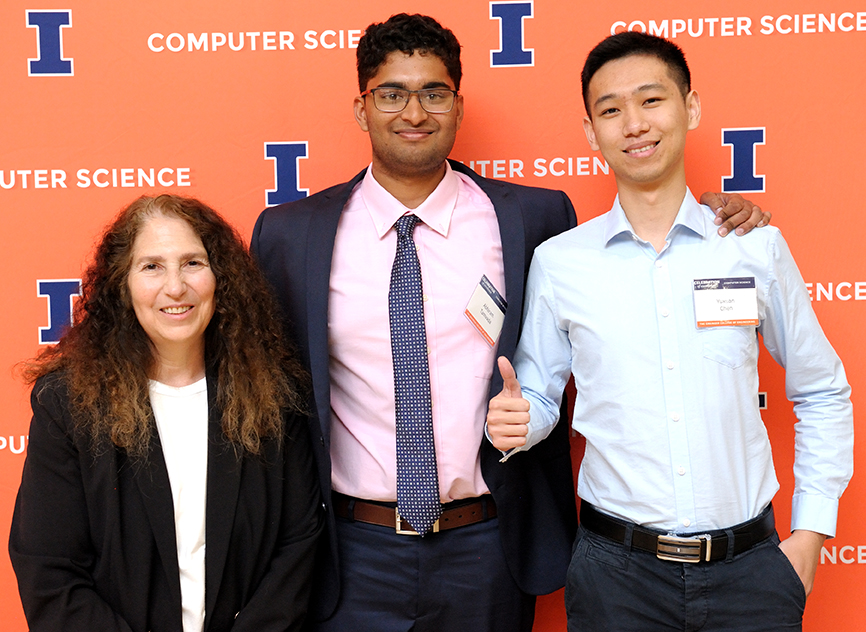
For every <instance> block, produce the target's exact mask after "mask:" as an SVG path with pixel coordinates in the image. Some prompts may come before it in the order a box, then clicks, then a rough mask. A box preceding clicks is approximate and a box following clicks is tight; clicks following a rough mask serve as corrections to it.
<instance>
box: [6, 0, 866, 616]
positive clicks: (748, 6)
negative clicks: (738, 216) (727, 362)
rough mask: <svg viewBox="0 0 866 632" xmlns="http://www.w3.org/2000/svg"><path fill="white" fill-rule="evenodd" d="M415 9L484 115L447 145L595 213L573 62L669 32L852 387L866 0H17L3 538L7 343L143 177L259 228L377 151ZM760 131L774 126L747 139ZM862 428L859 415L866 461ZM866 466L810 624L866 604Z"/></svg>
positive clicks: (707, 132) (700, 182)
mask: <svg viewBox="0 0 866 632" xmlns="http://www.w3.org/2000/svg"><path fill="white" fill-rule="evenodd" d="M649 6H651V7H652V8H648V7H649ZM401 11H408V12H420V13H426V14H429V15H432V16H434V17H436V18H437V19H439V20H440V21H441V22H442V23H443V24H445V25H446V26H448V27H449V28H451V29H452V30H453V31H454V32H455V33H456V35H457V37H458V38H459V39H460V41H461V42H462V44H463V47H464V48H463V63H464V73H465V75H464V81H463V87H462V88H463V89H462V92H463V94H464V95H465V99H466V118H465V120H464V123H463V128H462V129H461V131H460V134H459V139H458V141H457V145H456V147H455V149H454V153H453V157H454V158H456V159H458V160H462V161H464V162H465V163H467V164H470V165H472V166H474V167H475V169H476V170H477V171H479V172H483V173H486V175H487V176H488V177H502V178H505V179H509V180H512V181H515V182H520V183H523V184H529V185H536V186H544V187H552V188H559V189H563V190H565V191H566V192H567V193H568V194H569V196H570V197H571V199H572V200H573V201H574V204H575V207H576V209H577V213H578V219H579V220H587V219H589V218H591V217H593V216H595V215H598V214H600V213H602V212H604V211H606V210H607V209H608V208H609V205H610V202H611V200H612V198H613V195H614V190H615V186H614V181H613V177H612V175H608V174H606V173H605V172H606V165H605V164H604V162H603V161H601V159H600V157H599V156H597V155H594V154H593V152H591V151H590V149H589V147H588V145H587V142H586V140H585V138H584V135H583V131H582V128H581V119H582V117H583V110H582V103H581V98H580V82H579V71H580V68H581V66H582V62H583V59H584V57H585V55H586V53H587V51H588V50H589V49H590V48H591V47H592V46H593V45H594V44H595V43H596V42H598V41H599V40H601V39H602V38H604V37H605V36H606V35H608V34H609V33H611V32H612V31H614V30H622V29H626V28H632V29H639V30H650V31H651V32H654V33H657V34H661V35H665V36H668V37H671V38H675V41H677V43H679V44H680V45H681V46H682V47H683V48H684V50H685V52H686V54H687V57H688V59H689V62H690V65H691V67H692V71H693V82H694V87H695V88H696V89H697V90H698V91H699V93H700V94H701V97H702V104H703V108H704V112H703V121H702V123H701V126H700V128H699V129H698V130H696V131H695V132H693V133H692V136H691V139H690V146H689V150H688V157H687V160H688V169H689V179H690V184H691V187H692V188H693V189H694V190H695V192H696V193H700V192H702V191H704V190H708V189H709V190H714V191H719V190H722V189H723V188H724V187H727V188H730V189H736V188H737V187H738V186H743V184H744V183H745V184H746V185H748V186H747V187H746V188H748V189H750V190H751V192H749V193H746V195H747V196H748V197H750V198H751V199H753V200H754V201H756V202H757V203H759V204H760V205H761V206H762V207H764V208H766V209H769V210H771V211H772V212H773V223H774V224H776V225H777V226H779V227H780V228H782V230H783V232H784V234H785V237H786V239H787V240H788V242H789V244H790V245H791V248H792V250H793V251H794V254H795V256H796V258H797V261H798V263H799V265H800V268H801V271H802V273H803V276H804V277H805V279H806V281H807V283H810V284H811V286H810V287H811V288H812V295H813V303H814V307H815V310H816V311H817V313H818V317H819V319H820V320H821V322H822V324H823V325H824V328H825V330H826V332H827V334H828V336H829V338H830V340H831V341H832V342H833V344H834V345H835V347H836V349H837V351H838V352H839V354H840V355H841V356H842V359H843V361H844V363H845V367H846V369H847V371H848V377H849V380H850V381H851V383H852V386H853V389H854V401H855V406H856V404H857V400H858V397H859V393H860V387H861V386H862V385H864V381H866V364H864V362H866V360H864V354H862V353H858V349H859V348H860V346H861V344H862V343H863V336H862V333H861V332H862V331H863V330H864V327H866V313H864V309H866V259H864V257H863V256H862V254H861V255H857V254H856V253H857V251H858V249H859V247H858V244H859V243H860V240H861V239H862V235H863V233H864V228H866V219H864V217H863V210H864V209H863V203H862V199H863V196H862V194H861V193H860V192H859V187H858V186H857V182H858V180H856V178H857V177H859V175H860V173H861V172H862V168H863V166H864V164H866V161H864V159H863V157H862V153H861V152H862V148H863V147H864V146H866V126H864V125H863V124H862V118H863V105H862V104H863V103H864V102H866V79H864V77H866V72H864V61H866V4H864V3H863V2H862V1H860V2H856V1H853V0H847V1H840V2H835V1H831V0H813V1H810V2H806V1H802V0H788V1H784V2H782V1H779V0H773V1H769V0H765V1H760V0H758V1H757V2H756V1H755V0H749V1H729V2H718V3H687V2H682V1H679V2H674V1H664V0H657V1H656V2H653V3H646V2H640V1H639V0H623V1H622V2H619V3H574V2H568V1H566V0H526V1H523V2H505V1H503V2H498V1H494V2H488V1H487V0H472V1H469V2H467V1H466V0H436V1H435V2H433V1H420V0H418V1H414V0H404V1H402V2H396V1H391V0H369V1H368V2H364V3H359V2H352V1H350V0H333V1H332V2H328V3H313V2H302V1H301V0H283V1H280V2H277V1H276V0H246V1H245V2H242V3H238V2H230V1H229V0H207V1H203V0H186V1H185V2H177V0H149V1H148V2H146V3H145V2H142V3H116V2H101V1H99V0H69V1H67V2H63V3H59V4H57V3H53V2H48V3H45V2H41V1H40V2H38V3H35V2H34V3H32V4H28V3H27V2H24V1H22V0H4V2H3V3H2V6H0V85H2V86H3V97H2V99H0V112H2V118H0V139H2V142H0V216H2V231H0V252H3V253H5V256H6V257H7V272H8V274H6V277H5V278H6V282H5V283H6V285H5V288H4V291H3V293H2V298H0V300H2V308H3V309H2V313H3V321H2V327H0V367H2V370H3V372H2V375H0V410H2V411H3V413H2V417H0V525H2V528H0V536H2V538H4V539H5V537H6V536H7V534H8V525H9V521H10V518H11V513H12V506H13V502H14V498H15V493H16V490H17V486H18V482H19V480H20V472H21V466H22V464H23V461H24V456H25V448H26V435H27V429H28V423H29V417H30V414H29V403H28V392H27V389H26V388H25V387H24V386H23V385H22V384H21V383H20V381H18V380H17V379H16V378H15V377H14V375H13V367H14V365H15V364H16V363H17V362H19V361H20V360H22V359H24V358H27V357H31V356H33V355H34V354H35V353H36V352H37V351H38V350H39V346H40V339H42V340H44V339H46V338H47V339H51V337H52V335H53V332H55V331H56V328H57V326H58V324H59V323H61V322H62V320H63V317H64V314H65V317H66V318H68V311H69V295H68V291H66V293H64V291H65V290H64V288H65V287H68V286H64V285H63V283H62V281H64V280H66V281H68V280H73V281H74V280H75V279H77V278H79V276H80V274H81V270H82V266H83V262H84V261H85V260H86V258H87V257H88V255H89V253H90V251H91V249H92V246H93V243H94V242H95V241H96V240H97V239H98V237H99V232H100V229H101V227H103V226H104V225H105V224H106V222H107V221H108V220H109V219H110V218H111V217H112V216H113V215H114V214H115V213H116V212H117V211H118V210H119V209H120V208H121V207H122V206H123V205H125V204H126V203H128V202H129V201H130V200H131V199H133V198H134V197H136V196H138V195H140V194H142V193H153V192H156V191H161V190H171V191H175V192H178V193H182V194H185V195H193V196H196V197H200V198H202V199H204V200H206V201H207V202H209V203H210V204H212V205H213V206H214V207H216V208H217V209H219V210H220V211H222V212H223V213H224V214H225V215H226V216H227V217H229V218H230V219H231V220H232V221H233V222H234V223H235V224H236V225H237V226H238V227H239V229H240V230H241V232H242V234H244V235H245V236H247V237H248V236H249V234H250V231H251V230H252V226H253V222H254V221H255V218H256V216H257V215H258V213H259V211H260V210H261V209H262V208H263V207H264V206H265V205H266V204H267V203H268V201H269V199H270V200H271V201H278V200H281V199H289V198H290V197H291V196H293V195H294V196H297V195H302V194H305V193H306V192H315V191H318V190H320V189H322V188H325V187H326V186H328V185H331V184H334V183H336V182H342V181H345V180H347V179H349V178H350V177H351V176H352V175H354V174H355V173H356V172H357V171H358V170H359V169H360V168H361V167H363V166H364V165H366V164H367V162H368V161H369V157H370V156H369V143H368V140H367V138H366V136H365V134H363V133H362V132H361V131H360V130H359V129H358V128H357V126H356V124H355V122H354V120H353V119H352V115H351V104H352V98H353V97H354V95H355V94H356V93H357V81H356V78H355V69H354V54H355V51H354V46H355V45H356V43H357V38H358V37H359V36H360V34H361V32H362V30H363V29H364V27H365V26H366V25H367V24H369V23H370V22H373V21H381V20H384V19H387V17H388V16H390V15H391V14H393V13H397V12H401ZM500 50H501V53H500V54H498V55H497V54H496V53H497V51H500ZM724 130H740V131H741V133H740V134H739V135H737V134H735V136H736V137H737V138H739V140H738V141H736V142H735V144H734V145H731V144H725V142H724V141H725V139H726V137H725V132H724ZM743 131H745V134H743V133H742V132H743ZM750 134H751V135H752V139H753V141H754V138H755V136H754V135H755V134H758V135H759V136H762V137H763V143H762V144H758V143H755V142H750V143H747V144H745V145H743V143H742V140H743V138H747V137H749V135H750ZM736 143H739V144H736ZM735 154H736V159H735V158H734V156H735ZM732 176H733V180H732V182H731V183H729V184H727V185H725V184H723V178H725V177H728V178H731V177H732ZM759 177H762V178H763V183H762V184H759V185H756V184H755V183H756V182H759V180H760V178H759ZM268 192H271V194H270V196H271V197H270V198H269V197H268V196H269V193H268ZM287 196H288V197H287ZM40 295H42V296H40ZM49 296H50V298H49ZM40 332H41V333H40ZM40 336H42V338H40ZM761 376H762V390H763V391H765V392H766V394H767V410H766V411H765V415H764V418H765V421H766V423H767V425H768V427H769V429H770V435H771V439H772V441H773V445H774V455H775V462H776V467H777V469H778V471H779V477H780V480H781V482H782V490H781V491H780V492H779V496H778V498H777V502H776V508H777V519H778V521H779V524H780V525H781V528H782V529H784V528H785V526H786V525H787V523H788V521H789V517H790V495H791V489H792V485H793V481H792V475H791V464H792V461H793V428H792V425H793V421H794V418H793V415H792V412H791V405H790V404H789V403H788V402H787V401H786V400H785V394H784V383H783V373H782V371H781V369H780V368H779V367H778V366H776V365H775V364H774V363H773V362H772V360H767V359H766V358H762V360H761ZM857 425H858V426H860V427H862V424H860V423H859V422H858V423H857ZM863 446H864V442H863V441H860V440H859V438H858V441H857V443H856V448H855V450H856V455H855V460H857V461H858V463H862V462H863V458H862V457H863V456H864V447H863ZM578 452H579V448H577V449H576V450H575V453H576V454H577V453H578ZM861 481H862V478H861V477H858V476H855V478H854V479H853V481H852V482H851V484H850V486H849V489H848V491H847V492H846V494H845V496H844V497H843V499H842V504H841V510H840V517H839V531H838V534H837V537H836V538H835V539H833V540H829V541H828V542H827V544H826V545H825V547H824V555H823V557H822V565H821V568H820V569H819V572H818V578H817V584H816V588H815V592H814V593H813V595H812V596H811V597H810V599H809V604H808V608H807V610H806V625H805V627H806V629H807V630H810V631H823V630H826V631H831V630H832V631H835V630H853V629H859V628H860V627H862V596H863V595H864V594H866V502H864V501H866V488H864V485H863V483H862V482H861ZM561 600H562V599H561V594H557V595H552V596H550V597H547V598H544V599H543V600H542V601H541V605H540V607H539V616H538V623H537V625H536V629H537V630H541V631H545V630H551V631H552V630H562V629H564V614H563V608H562V603H561ZM0 613H2V614H0V627H2V629H4V630H9V631H10V632H18V631H21V630H25V629H26V623H25V621H24V617H23V614H22V611H21V607H20V604H19V601H18V597H17V589H16V586H15V578H14V575H13V573H12V569H11V567H10V565H9V562H8V559H7V558H6V557H5V556H2V558H0Z"/></svg>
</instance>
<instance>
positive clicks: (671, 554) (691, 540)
mask: <svg viewBox="0 0 866 632" xmlns="http://www.w3.org/2000/svg"><path fill="white" fill-rule="evenodd" d="M701 541H704V542H706V543H707V548H706V553H705V554H704V559H703V561H705V562H709V561H710V553H711V552H712V543H713V539H712V537H710V536H709V535H708V534H702V535H693V536H689V537H680V536H677V535H660V536H659V537H658V544H657V545H656V557H657V558H659V559H660V560H667V561H668V562H686V563H688V564H697V563H698V562H700V561H701Z"/></svg>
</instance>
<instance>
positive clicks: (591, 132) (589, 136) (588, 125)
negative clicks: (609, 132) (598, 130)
mask: <svg viewBox="0 0 866 632" xmlns="http://www.w3.org/2000/svg"><path fill="white" fill-rule="evenodd" d="M583 132H584V133H585V134H586V140H588V141H589V146H590V148H591V149H592V150H593V151H598V143H597V142H595V128H594V127H593V126H592V121H591V120H590V118H589V117H588V116H584V117H583Z"/></svg>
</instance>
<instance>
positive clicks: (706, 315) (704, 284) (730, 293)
mask: <svg viewBox="0 0 866 632" xmlns="http://www.w3.org/2000/svg"><path fill="white" fill-rule="evenodd" d="M694 297H695V317H696V320H697V325H698V327H731V326H744V325H753V326H755V325H758V324H760V321H758V292H757V289H756V288H755V277H732V278H729V279H695V280H694Z"/></svg>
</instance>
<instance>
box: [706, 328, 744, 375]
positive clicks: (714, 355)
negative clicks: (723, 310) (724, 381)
mask: <svg viewBox="0 0 866 632" xmlns="http://www.w3.org/2000/svg"><path fill="white" fill-rule="evenodd" d="M699 336H700V339H701V342H702V344H703V350H704V358H706V359H707V360H712V361H713V362H717V363H719V364H721V365H723V366H726V367H729V368H731V369H737V368H739V367H741V366H743V365H744V364H747V363H748V362H752V361H755V360H757V358H756V349H757V338H756V336H757V334H756V333H755V328H754V327H708V328H706V329H703V330H702V331H701V332H700V334H699Z"/></svg>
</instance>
